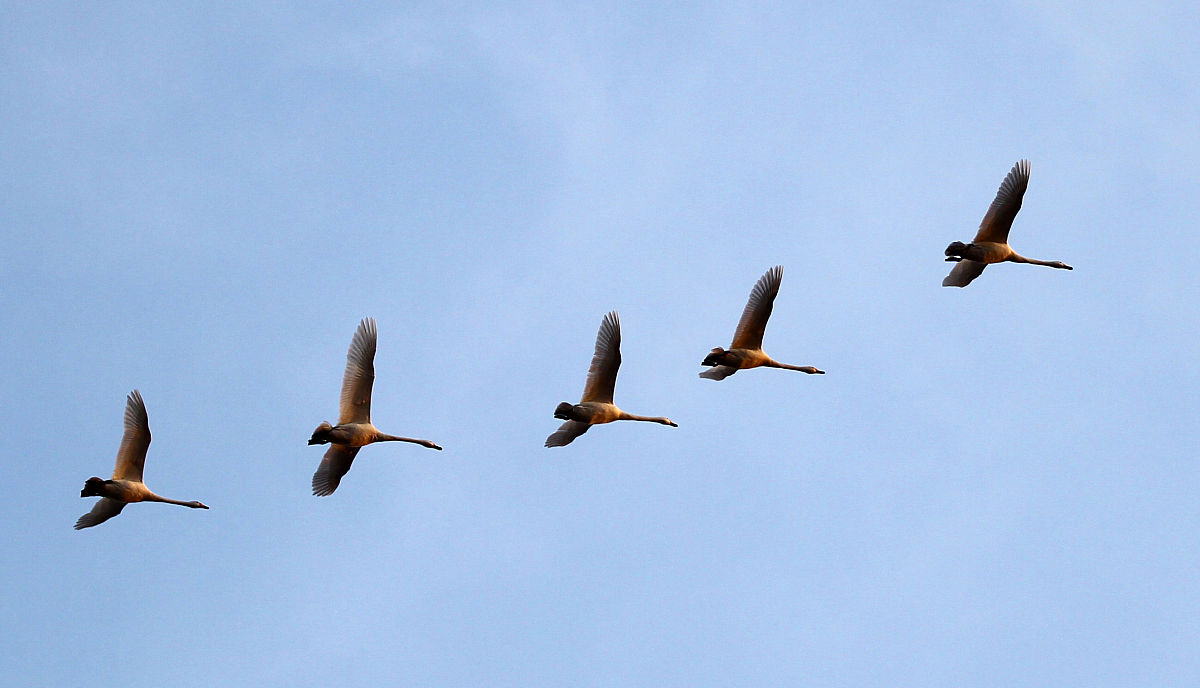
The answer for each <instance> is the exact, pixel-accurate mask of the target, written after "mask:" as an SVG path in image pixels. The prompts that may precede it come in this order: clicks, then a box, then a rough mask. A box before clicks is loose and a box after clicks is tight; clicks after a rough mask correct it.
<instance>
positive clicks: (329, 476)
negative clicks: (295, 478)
mask: <svg viewBox="0 0 1200 688" xmlns="http://www.w3.org/2000/svg"><path fill="white" fill-rule="evenodd" d="M358 450H359V447H347V446H346V445H344V444H331V445H329V451H327V452H325V456H324V458H322V459H321V465H320V466H317V472H316V473H313V479H312V491H313V494H314V495H316V496H318V497H327V496H329V495H331V494H333V491H334V490H336V489H337V487H338V484H339V483H341V482H342V476H343V475H346V472H347V471H349V470H350V464H352V463H354V457H355V456H356V455H357V454H358Z"/></svg>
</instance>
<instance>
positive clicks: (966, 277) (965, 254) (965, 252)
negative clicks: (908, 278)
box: [942, 160, 1075, 287]
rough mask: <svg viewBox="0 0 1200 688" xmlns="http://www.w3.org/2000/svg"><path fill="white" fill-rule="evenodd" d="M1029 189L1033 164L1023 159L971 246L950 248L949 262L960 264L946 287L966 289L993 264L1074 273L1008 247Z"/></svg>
mask: <svg viewBox="0 0 1200 688" xmlns="http://www.w3.org/2000/svg"><path fill="white" fill-rule="evenodd" d="M1028 186H1029V161H1028V160H1020V161H1018V162H1017V163H1016V164H1015V165H1013V168H1012V169H1011V170H1009V171H1008V175H1007V176H1005V177H1004V181H1003V182H1001V183H1000V188H999V190H997V191H996V199H995V200H993V201H992V205H991V207H990V208H988V211H987V215H984V216H983V222H981V223H979V232H978V233H976V234H975V240H974V241H972V242H971V243H969V244H964V243H963V242H961V241H955V242H953V243H951V244H950V245H949V246H947V247H946V262H948V263H957V265H955V266H954V269H953V270H951V271H950V274H949V275H946V278H945V279H943V280H942V286H943V287H965V286H967V285H968V284H970V283H971V281H972V280H974V279H975V278H976V277H978V276H979V275H980V274H981V273H982V272H983V269H984V268H986V267H987V266H988V265H989V264H991V263H1002V262H1004V261H1008V262H1010V263H1031V264H1033V265H1045V266H1046V267H1051V268H1058V269H1060V270H1074V269H1075V268H1072V267H1071V266H1070V265H1067V264H1066V263H1064V262H1062V261H1059V260H1037V259H1034V258H1026V257H1025V256H1022V255H1020V254H1018V253H1017V252H1016V251H1014V250H1012V247H1011V246H1009V245H1008V230H1010V229H1012V223H1013V219H1015V218H1016V217H1017V211H1018V210H1020V209H1021V198H1022V197H1023V196H1024V195H1025V189H1026V187H1028Z"/></svg>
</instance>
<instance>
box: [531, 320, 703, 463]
mask: <svg viewBox="0 0 1200 688" xmlns="http://www.w3.org/2000/svg"><path fill="white" fill-rule="evenodd" d="M620 367H621V321H620V319H619V318H618V317H617V312H616V311H612V312H610V313H609V314H608V315H606V316H604V321H603V322H602V323H600V331H599V332H598V333H597V334H596V352H595V353H594V354H593V355H592V365H591V367H590V368H588V376H587V383H586V384H585V385H584V387H583V398H581V399H580V400H579V403H578V404H572V403H570V402H566V401H564V402H562V403H561V404H559V405H558V407H557V408H555V409H554V417H555V418H558V419H560V420H565V421H566V422H565V423H563V424H562V425H561V426H559V428H558V430H557V431H556V432H554V433H553V434H551V435H550V436H549V437H547V438H546V446H547V447H564V446H566V445H568V444H570V443H571V441H572V440H574V439H575V438H576V437H579V436H580V435H582V434H583V433H585V432H587V430H588V428H589V427H591V426H593V425H599V424H601V423H611V422H613V421H616V420H644V421H649V422H651V423H661V424H663V425H670V426H671V427H679V426H678V425H676V424H675V423H674V422H672V421H671V419H669V418H661V417H650V416H635V415H633V414H632V413H626V412H625V411H622V410H621V409H619V408H617V406H616V404H614V403H613V390H614V388H615V387H616V385H617V370H618V369H619V368H620Z"/></svg>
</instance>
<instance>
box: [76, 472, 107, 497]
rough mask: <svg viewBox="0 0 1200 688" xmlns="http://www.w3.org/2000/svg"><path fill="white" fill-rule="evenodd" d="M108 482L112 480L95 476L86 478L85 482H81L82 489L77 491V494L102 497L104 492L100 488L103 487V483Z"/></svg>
mask: <svg viewBox="0 0 1200 688" xmlns="http://www.w3.org/2000/svg"><path fill="white" fill-rule="evenodd" d="M108 482H112V481H111V480H104V479H102V478H97V477H95V476H93V477H91V478H88V479H87V482H85V483H84V484H83V489H82V490H80V491H79V496H80V497H103V496H104V493H103V492H102V491H101V490H102V489H103V487H104V483H108Z"/></svg>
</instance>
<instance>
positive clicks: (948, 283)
mask: <svg viewBox="0 0 1200 688" xmlns="http://www.w3.org/2000/svg"><path fill="white" fill-rule="evenodd" d="M986 267H987V263H980V262H979V261H977V260H960V261H958V263H956V264H955V265H954V269H953V270H951V271H950V274H949V275H946V279H944V280H942V286H943V287H965V286H967V285H968V284H970V283H971V281H972V280H974V279H975V278H976V277H978V276H980V275H982V274H983V269H984V268H986Z"/></svg>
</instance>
